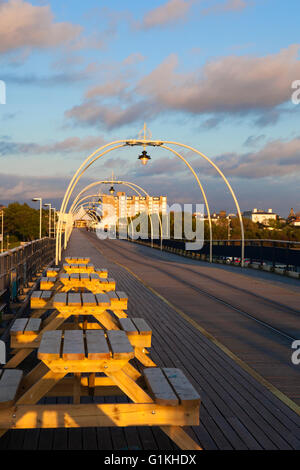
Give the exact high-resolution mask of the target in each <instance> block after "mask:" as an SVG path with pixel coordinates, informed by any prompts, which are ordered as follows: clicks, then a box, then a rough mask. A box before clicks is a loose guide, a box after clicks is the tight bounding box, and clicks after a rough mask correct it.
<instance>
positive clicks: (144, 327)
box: [132, 318, 152, 335]
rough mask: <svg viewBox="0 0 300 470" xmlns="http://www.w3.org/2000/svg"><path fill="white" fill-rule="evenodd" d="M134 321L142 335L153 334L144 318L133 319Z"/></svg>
mask: <svg viewBox="0 0 300 470" xmlns="http://www.w3.org/2000/svg"><path fill="white" fill-rule="evenodd" d="M132 321H133V323H134V324H135V326H136V328H137V330H138V332H139V333H140V334H141V335H143V334H149V333H152V329H151V327H150V326H149V325H148V323H147V322H146V321H145V320H144V319H143V318H132Z"/></svg>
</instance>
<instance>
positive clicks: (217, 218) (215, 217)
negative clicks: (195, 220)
mask: <svg viewBox="0 0 300 470" xmlns="http://www.w3.org/2000/svg"><path fill="white" fill-rule="evenodd" d="M193 216H195V217H201V216H202V214H200V212H194V214H193ZM234 217H236V214H228V215H227V213H226V211H220V212H219V213H217V212H213V213H212V214H210V219H211V221H212V222H214V223H219V222H222V221H223V220H225V219H233V218H234ZM204 220H208V216H207V215H205V216H204Z"/></svg>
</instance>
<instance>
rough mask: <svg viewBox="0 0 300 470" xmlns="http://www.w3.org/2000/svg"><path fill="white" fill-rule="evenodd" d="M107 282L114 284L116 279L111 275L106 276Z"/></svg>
mask: <svg viewBox="0 0 300 470" xmlns="http://www.w3.org/2000/svg"><path fill="white" fill-rule="evenodd" d="M107 282H108V283H109V284H115V283H116V281H115V280H114V279H113V278H112V277H108V278H107Z"/></svg>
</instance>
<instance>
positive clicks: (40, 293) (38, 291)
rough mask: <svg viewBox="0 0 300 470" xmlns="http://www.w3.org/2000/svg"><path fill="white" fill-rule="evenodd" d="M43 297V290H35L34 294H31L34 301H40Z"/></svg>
mask: <svg viewBox="0 0 300 470" xmlns="http://www.w3.org/2000/svg"><path fill="white" fill-rule="evenodd" d="M41 295H42V291H41V290H35V291H33V292H32V294H31V298H32V299H39V298H40V297H41Z"/></svg>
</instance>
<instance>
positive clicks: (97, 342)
mask: <svg viewBox="0 0 300 470" xmlns="http://www.w3.org/2000/svg"><path fill="white" fill-rule="evenodd" d="M85 335H86V343H87V355H88V358H89V359H109V358H110V351H109V347H108V344H107V340H106V338H105V334H104V331H102V330H87V331H86V333H85Z"/></svg>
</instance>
